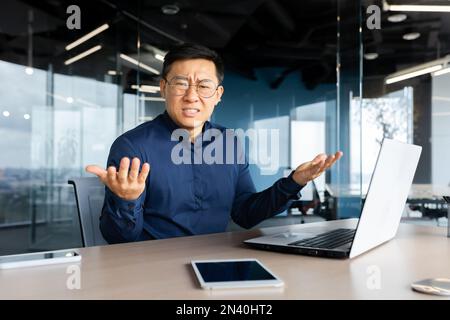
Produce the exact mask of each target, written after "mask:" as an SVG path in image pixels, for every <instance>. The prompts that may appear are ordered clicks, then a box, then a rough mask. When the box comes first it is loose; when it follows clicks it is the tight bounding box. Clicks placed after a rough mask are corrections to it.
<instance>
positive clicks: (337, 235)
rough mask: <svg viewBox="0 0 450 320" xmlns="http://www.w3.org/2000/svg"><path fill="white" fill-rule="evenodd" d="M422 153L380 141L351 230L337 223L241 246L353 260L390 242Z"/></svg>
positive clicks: (247, 242) (260, 239)
mask: <svg viewBox="0 0 450 320" xmlns="http://www.w3.org/2000/svg"><path fill="white" fill-rule="evenodd" d="M421 152H422V147H420V146H416V145H412V144H407V143H402V142H398V141H395V140H391V139H387V138H385V139H384V140H383V143H382V145H381V149H380V152H379V154H378V159H377V162H376V165H375V169H374V172H373V174H372V179H371V181H370V185H369V189H368V192H367V196H366V200H365V203H364V207H363V210H362V213H361V216H360V218H359V221H357V223H354V224H353V227H351V228H342V227H337V226H336V225H337V223H336V222H337V221H327V222H319V223H310V224H308V225H305V226H302V227H301V228H299V229H298V231H296V232H288V233H283V234H275V235H267V236H261V237H258V238H253V239H249V240H246V241H244V243H246V244H247V245H249V246H252V247H255V248H259V249H265V250H272V251H281V252H289V253H297V254H307V255H314V256H324V257H332V258H353V257H356V256H358V255H360V254H362V253H364V252H366V251H368V250H370V249H372V248H374V247H376V246H378V245H380V244H382V243H384V242H386V241H389V240H391V239H392V238H394V237H395V234H396V233H397V229H398V226H399V223H400V219H401V216H402V213H403V209H404V206H405V203H406V200H407V197H408V193H409V190H410V188H411V184H412V181H413V178H414V174H415V172H416V168H417V164H418V162H419V158H420V153H421ZM355 220H357V219H355ZM350 225H351V224H350ZM317 226H320V227H317Z"/></svg>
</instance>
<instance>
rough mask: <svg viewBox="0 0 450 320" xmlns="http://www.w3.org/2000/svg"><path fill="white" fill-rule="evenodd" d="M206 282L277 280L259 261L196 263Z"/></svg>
mask: <svg viewBox="0 0 450 320" xmlns="http://www.w3.org/2000/svg"><path fill="white" fill-rule="evenodd" d="M196 266H197V269H198V271H199V272H200V274H201V276H202V277H203V280H204V281H205V282H229V281H249V280H250V281H251V280H255V281H257V280H276V278H275V277H274V276H273V275H272V274H270V273H269V272H268V271H267V270H266V269H264V268H263V267H262V266H261V265H260V264H259V263H258V262H257V261H255V260H249V261H223V262H196Z"/></svg>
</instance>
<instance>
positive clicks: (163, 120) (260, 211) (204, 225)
mask: <svg viewBox="0 0 450 320" xmlns="http://www.w3.org/2000/svg"><path fill="white" fill-rule="evenodd" d="M176 129H179V128H178V126H177V125H176V124H175V122H173V121H172V119H171V118H170V116H169V115H168V114H167V112H165V113H163V114H161V115H159V116H158V117H157V118H155V119H154V120H152V121H148V122H146V123H144V124H141V125H140V126H138V127H136V128H134V129H132V130H130V131H128V132H126V133H124V134H122V135H121V136H120V137H118V138H117V139H116V140H115V141H114V143H113V145H112V146H111V150H110V154H109V157H108V162H107V166H115V167H117V169H118V168H119V164H120V160H121V159H122V158H123V157H129V158H130V159H132V158H134V157H137V158H139V159H140V160H141V167H142V164H143V163H144V162H148V163H149V164H150V174H149V176H148V178H147V181H146V186H145V191H144V192H143V193H142V194H141V195H140V197H139V198H138V199H136V200H132V201H127V200H124V199H121V198H119V197H118V196H117V195H115V194H114V193H113V192H111V191H110V190H109V189H108V188H106V194H105V201H104V205H103V210H102V215H101V219H100V229H101V231H102V234H103V236H104V238H105V239H106V240H107V241H108V242H109V243H117V242H129V241H139V240H147V239H155V238H156V239H162V238H169V237H178V236H188V235H196V234H205V233H215V232H224V231H225V230H226V227H227V225H228V222H229V219H230V216H231V218H232V219H233V221H234V222H235V223H237V224H238V225H240V226H242V227H244V228H250V227H252V226H254V225H256V224H258V223H259V222H261V221H262V220H264V219H267V218H269V217H272V216H274V215H276V214H278V213H280V212H282V211H284V210H285V209H286V207H287V206H288V205H289V203H290V201H292V200H297V199H299V192H300V190H301V188H302V187H301V186H300V185H299V184H297V183H296V182H295V181H294V180H293V179H292V173H291V175H290V176H289V177H287V178H281V179H279V180H278V181H276V182H275V183H274V185H273V186H271V187H269V188H267V189H266V190H264V191H261V192H256V190H255V186H254V184H253V181H252V179H251V176H250V172H249V167H248V162H247V160H246V159H245V157H244V158H243V159H240V160H241V161H239V159H238V158H239V154H242V152H238V148H239V146H238V144H233V145H232V147H233V148H235V149H234V150H233V152H232V153H231V155H232V159H233V161H231V163H230V161H229V159H226V154H227V152H229V151H230V150H229V148H231V147H230V144H228V143H223V155H222V156H223V161H220V157H218V158H215V159H219V160H217V161H215V162H214V163H211V160H209V161H204V159H202V154H203V153H204V152H206V151H208V146H209V147H210V148H209V149H211V145H210V144H211V143H212V141H211V140H213V141H217V139H218V136H217V135H216V136H215V138H214V139H212V138H211V134H210V133H209V132H211V131H213V132H216V133H217V132H219V133H220V134H221V135H222V136H223V137H225V136H226V133H225V131H226V129H225V128H224V127H221V126H218V125H216V124H213V123H210V122H208V121H207V122H206V123H205V124H204V127H203V131H202V134H201V135H199V136H198V137H197V138H196V141H194V143H191V142H190V141H189V142H187V143H186V141H184V142H180V141H181V140H182V138H180V139H174V138H173V137H174V135H173V132H174V130H176ZM210 129H216V130H210ZM208 135H209V136H208ZM197 139H201V140H200V143H198V141H197ZM227 148H228V149H227ZM216 149H217V148H216ZM209 151H211V150H209ZM182 153H184V154H182ZM215 153H217V154H215ZM209 154H211V155H213V156H216V155H220V152H218V150H215V152H210V153H209ZM180 155H183V156H184V158H183V159H185V160H186V159H187V160H192V161H184V162H182V163H180V161H179V158H176V159H175V161H174V156H175V157H176V156H180ZM199 159H200V161H199Z"/></svg>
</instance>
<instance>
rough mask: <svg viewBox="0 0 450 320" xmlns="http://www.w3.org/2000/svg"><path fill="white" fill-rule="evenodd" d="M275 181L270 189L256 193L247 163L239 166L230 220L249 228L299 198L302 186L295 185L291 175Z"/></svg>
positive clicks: (281, 210)
mask: <svg viewBox="0 0 450 320" xmlns="http://www.w3.org/2000/svg"><path fill="white" fill-rule="evenodd" d="M293 173H294V171H293V172H291V174H290V175H289V176H288V177H286V178H281V179H279V180H277V181H276V182H275V183H274V184H273V185H272V186H271V187H269V188H267V189H265V190H263V191H261V192H256V190H255V186H254V184H253V181H252V178H251V176H250V172H249V165H248V162H246V163H245V164H242V165H240V167H239V177H238V183H237V187H236V193H235V198H234V202H233V208H232V212H231V218H232V219H233V221H234V222H235V223H237V224H238V225H240V226H241V227H243V228H247V229H248V228H251V227H253V226H255V225H257V224H258V223H260V222H261V221H263V220H265V219H267V218H270V217H272V216H274V215H277V214H279V213H281V212H283V211H284V210H286V208H287V207H288V206H289V205H290V203H291V202H292V201H294V200H298V199H299V198H300V190H301V189H302V188H303V186H301V185H299V184H297V183H296V182H295V181H294V180H293V178H292V174H293Z"/></svg>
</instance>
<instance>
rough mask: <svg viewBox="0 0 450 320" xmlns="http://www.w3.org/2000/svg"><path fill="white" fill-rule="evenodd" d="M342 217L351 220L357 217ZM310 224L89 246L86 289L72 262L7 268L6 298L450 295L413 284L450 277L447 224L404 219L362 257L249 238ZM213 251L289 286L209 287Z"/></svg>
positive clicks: (3, 276) (1, 278)
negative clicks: (289, 249) (254, 263)
mask: <svg viewBox="0 0 450 320" xmlns="http://www.w3.org/2000/svg"><path fill="white" fill-rule="evenodd" d="M334 223H336V224H338V225H340V226H343V227H345V226H348V224H349V220H345V221H343V220H341V221H335V222H334ZM302 226H304V225H295V226H290V227H275V228H267V229H262V230H251V231H244V232H230V233H222V234H213V235H205V236H195V237H185V238H174V239H167V240H157V241H146V242H139V243H128V244H120V245H110V246H103V247H92V248H83V249H80V251H81V254H82V256H83V259H82V262H81V263H80V264H79V266H80V267H81V289H80V290H77V289H73V290H69V289H68V288H67V286H66V282H67V279H68V277H69V276H70V275H69V274H67V273H66V271H67V265H53V266H42V267H32V268H27V269H15V270H0V299H430V298H434V299H445V298H443V297H437V296H431V295H424V294H420V293H416V292H414V291H412V290H411V289H410V283H411V282H413V281H417V280H420V279H424V278H430V277H450V239H449V238H447V237H446V230H444V229H443V228H436V227H423V226H414V225H401V227H400V229H399V233H398V235H397V237H396V238H395V239H394V240H392V241H390V242H388V243H386V244H384V245H383V246H380V247H378V248H376V249H373V250H372V251H370V252H368V253H366V254H364V255H362V256H360V257H357V258H355V259H354V260H332V259H326V258H317V257H308V256H300V255H293V254H282V253H275V252H269V251H260V250H255V249H251V248H249V247H247V246H245V245H243V244H242V241H243V240H245V239H247V238H251V237H254V236H258V235H260V234H263V233H264V234H268V233H273V232H280V231H282V230H286V229H287V228H288V229H291V230H293V229H297V228H301V227H302ZM213 258H214V259H216V258H217V259H219V258H224V259H226V258H257V259H260V260H261V261H262V262H263V263H264V264H266V265H267V266H268V267H269V268H270V269H271V270H272V271H273V272H274V273H276V274H277V275H279V276H280V277H281V278H282V279H283V280H284V281H285V283H286V286H285V287H284V288H282V289H276V288H275V289H236V290H234V289H233V290H225V291H207V290H202V289H200V288H199V286H198V284H197V280H196V278H195V276H194V273H193V271H192V269H191V267H190V265H189V263H190V261H191V260H192V259H213ZM378 271H379V272H380V282H379V283H380V289H376V288H375V289H374V288H372V289H371V286H370V285H369V286H368V282H370V281H371V279H372V280H373V278H371V276H376V275H375V274H376V273H378ZM375 284H376V282H375Z"/></svg>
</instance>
